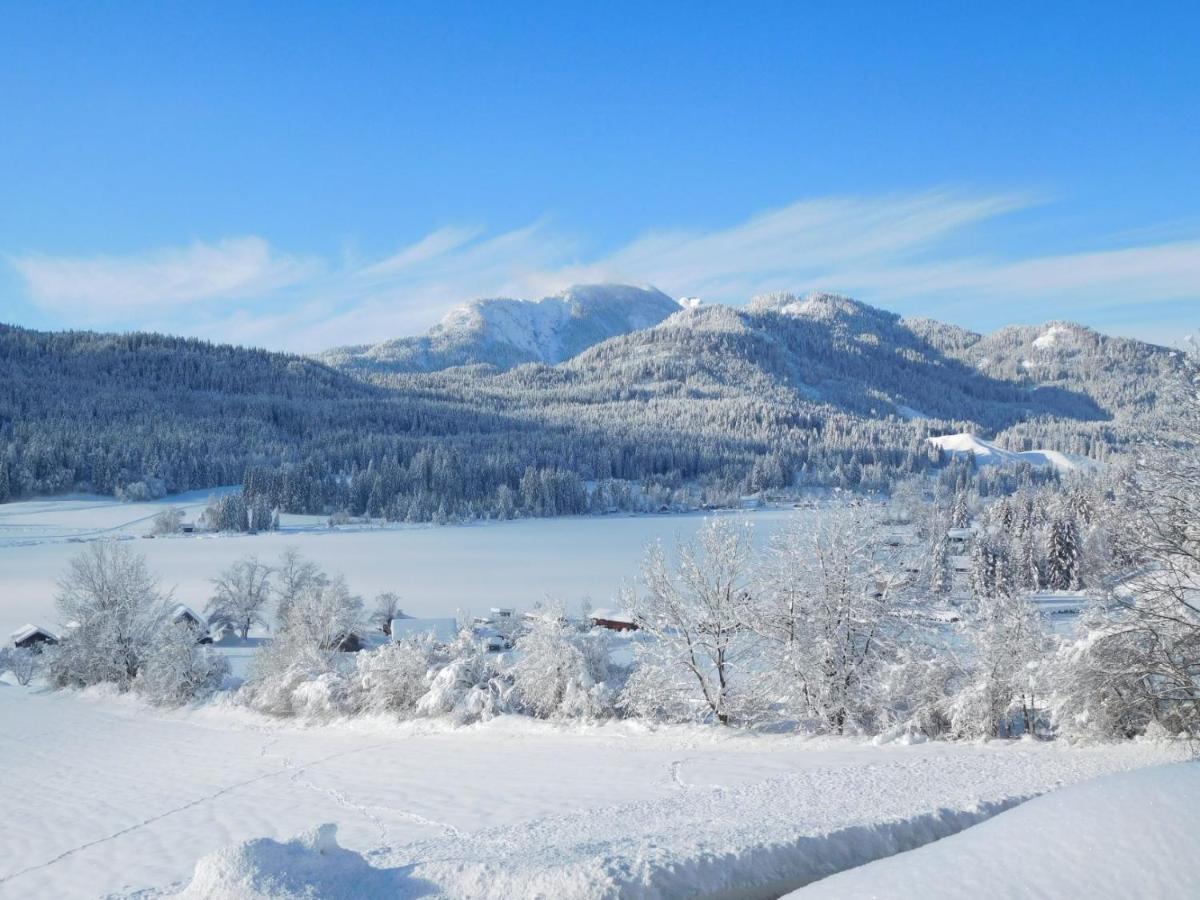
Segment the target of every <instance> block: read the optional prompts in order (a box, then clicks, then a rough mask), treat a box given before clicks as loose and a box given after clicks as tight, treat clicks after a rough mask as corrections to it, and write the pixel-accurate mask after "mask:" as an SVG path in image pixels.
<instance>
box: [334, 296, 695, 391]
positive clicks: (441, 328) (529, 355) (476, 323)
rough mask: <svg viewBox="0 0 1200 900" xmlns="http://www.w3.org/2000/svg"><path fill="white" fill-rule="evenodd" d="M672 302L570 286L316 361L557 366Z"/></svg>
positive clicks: (477, 304)
mask: <svg viewBox="0 0 1200 900" xmlns="http://www.w3.org/2000/svg"><path fill="white" fill-rule="evenodd" d="M679 308H680V306H679V303H678V302H676V301H675V300H672V299H671V298H670V297H668V296H667V295H666V294H664V293H662V292H661V291H659V290H656V289H654V288H639V287H633V286H631V285H618V284H590V285H575V286H573V287H570V288H567V289H566V290H564V291H561V292H559V293H557V294H552V295H550V296H548V297H543V298H541V299H540V300H518V299H514V298H509V297H492V298H481V299H477V300H470V301H467V302H466V303H463V304H461V305H459V306H456V307H455V308H454V309H452V310H451V311H450V312H449V313H448V314H447V315H446V316H445V317H444V318H443V319H442V321H441V322H439V323H438V324H437V325H435V326H433V328H431V329H430V330H429V331H428V332H426V333H425V334H423V335H416V336H412V337H400V338H391V339H389V340H385V341H381V342H380V343H377V344H373V345H356V346H350V347H339V348H334V349H332V350H327V351H325V352H324V353H320V354H318V355H317V357H316V358H317V359H319V360H321V361H322V362H325V363H327V364H329V365H332V366H334V367H336V368H341V369H347V370H352V371H364V372H432V371H438V370H440V369H446V368H450V367H453V366H463V365H477V364H483V365H490V366H492V367H494V368H496V369H501V370H503V369H509V368H512V367H513V366H516V365H520V364H521V363H528V362H538V363H545V364H548V365H554V364H556V363H560V362H563V361H564V360H566V359H569V358H571V357H572V356H575V355H577V354H579V353H581V352H582V351H584V350H586V349H587V348H588V347H590V346H592V345H593V344H596V343H599V342H600V341H602V340H605V339H607V338H610V337H614V336H616V335H619V334H624V333H627V332H629V331H635V330H639V329H642V328H647V327H651V326H653V325H656V324H658V323H659V322H661V321H662V320H663V319H665V318H666V317H668V316H669V315H671V314H673V313H674V312H676V311H677V310H678V309H679Z"/></svg>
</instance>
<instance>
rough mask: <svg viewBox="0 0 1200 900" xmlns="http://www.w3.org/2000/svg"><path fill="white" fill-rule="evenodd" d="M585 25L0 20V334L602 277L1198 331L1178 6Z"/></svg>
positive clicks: (259, 11) (381, 13)
mask: <svg viewBox="0 0 1200 900" xmlns="http://www.w3.org/2000/svg"><path fill="white" fill-rule="evenodd" d="M581 6H582V5H576V4H559V3H555V4H550V3H547V4H517V3H514V4H484V3H479V4H460V3H451V2H439V3H417V2H414V3H403V4H401V3H387V4H377V5H375V4H369V3H358V4H352V5H351V4H328V3H312V4H309V3H302V2H289V3H286V4H285V3H278V4H270V3H258V4H232V3H229V4H219V3H189V4H183V3H166V2H159V3H138V2H123V3H120V4H83V3H80V4H70V5H68V4H56V3H40V4H29V3H18V2H0V320H4V321H10V322H16V323H18V324H23V325H29V326H34V327H53V328H59V327H93V328H106V329H107V328H112V329H131V328H154V329H157V330H165V331H171V332H181V333H188V334H197V335H200V336H203V337H208V338H213V339H217V340H229V341H235V342H242V343H252V344H257V345H263V346H268V347H273V348H286V349H298V350H314V349H319V348H323V347H326V346H331V345H335V344H342V343H352V342H364V341H372V340H378V339H382V338H385V337H391V336H397V335H401V334H408V333H413V332H415V331H418V330H423V329H424V328H425V327H427V326H428V325H430V324H431V323H432V322H434V321H436V320H437V319H438V318H440V316H441V315H442V314H444V313H445V312H446V311H447V309H448V308H450V307H451V306H453V305H454V304H456V303H457V302H459V301H461V300H463V299H466V298H468V297H472V296H488V295H497V294H506V295H515V296H525V297H536V296H541V295H542V294H544V293H548V292H551V291H553V290H555V289H558V288H561V287H563V286H565V285H567V284H570V283H572V282H574V281H584V280H600V279H611V280H623V281H630V282H633V283H652V284H656V285H657V286H659V287H661V288H662V289H664V290H666V291H668V292H669V293H672V294H674V295H677V296H682V295H698V296H700V297H702V298H703V299H705V300H709V301H714V302H730V303H742V302H745V301H746V300H748V299H749V297H750V296H751V295H752V294H754V293H757V292H760V291H764V290H779V289H788V290H793V291H797V292H801V291H807V290H810V289H829V290H840V291H843V292H845V293H849V294H851V295H852V296H855V297H857V298H859V299H861V300H864V301H866V302H869V303H873V304H876V305H879V306H883V307H885V308H888V309H893V310H896V311H898V312H901V313H904V314H909V315H930V316H934V317H937V318H942V319H946V320H949V321H954V322H957V323H959V324H962V325H965V326H967V327H971V328H975V329H979V330H986V329H990V328H994V327H997V326H1000V325H1003V324H1007V323H1010V322H1037V321H1044V320H1048V319H1054V318H1070V319H1076V320H1080V321H1083V322H1085V323H1087V324H1091V325H1094V326H1096V327H1098V328H1101V329H1103V330H1107V331H1110V332H1113V333H1120V334H1130V335H1134V336H1138V337H1146V338H1149V339H1153V340H1158V341H1162V342H1175V341H1177V340H1178V339H1179V338H1180V336H1181V335H1182V334H1184V333H1186V332H1187V331H1188V330H1190V329H1194V328H1197V327H1200V165H1198V164H1197V161H1198V160H1200V100H1198V98H1200V52H1197V42H1198V41H1200V4H1196V3H1189V2H1179V3H1172V4H1154V3H1148V4H1138V5H1134V4H1116V3H1111V4H1108V3H1103V2H1099V3H1097V2H1092V3H1069V2H1065V3H1056V4H1045V3H1037V4H1033V3H1030V4H1025V3H1018V2H1012V3H1004V4H986V5H985V4H963V3H946V4H938V3H920V4H901V3H873V4H802V3H786V4H770V3H752V4H741V5H734V4H704V3H687V4H667V3H662V4H652V3H644V2H643V3H637V4H633V3H630V4H625V3H606V4H593V5H591V6H590V7H589V8H586V9H585V8H580V7H581ZM985 6H986V7H992V8H984V7H985ZM351 7H352V8H351ZM835 7H836V8H835ZM843 7H844V8H843Z"/></svg>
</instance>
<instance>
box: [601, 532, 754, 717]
mask: <svg viewBox="0 0 1200 900" xmlns="http://www.w3.org/2000/svg"><path fill="white" fill-rule="evenodd" d="M677 555H678V563H677V564H676V565H672V564H671V562H670V561H669V560H668V557H667V554H666V552H665V550H664V549H663V547H662V545H661V544H655V545H653V546H652V547H651V548H650V551H649V553H648V554H647V559H646V565H645V568H644V570H643V574H642V578H643V581H644V585H645V589H644V592H642V593H641V594H639V595H638V596H636V597H633V598H632V599H631V600H630V602H629V604H628V605H629V606H630V607H631V608H632V610H633V615H634V620H635V621H636V622H637V624H638V627H639V628H640V629H641V630H642V632H643V633H644V634H645V635H647V636H648V637H649V638H650V640H648V641H645V642H643V643H641V644H639V645H638V651H637V652H638V665H637V667H636V668H635V671H634V673H633V675H632V676H631V677H630V680H629V682H628V683H627V684H626V686H625V691H624V695H623V700H622V703H623V705H624V706H626V707H627V708H629V709H630V710H632V711H633V712H635V713H637V714H641V715H650V716H655V717H657V716H662V717H666V718H671V719H702V720H703V719H712V720H715V721H717V722H720V723H721V724H729V723H731V722H735V721H739V720H746V719H748V718H750V717H751V716H752V715H754V713H755V712H756V711H757V708H758V706H759V700H760V684H761V679H760V678H758V677H757V673H756V671H755V667H756V665H757V662H758V661H757V659H756V656H757V651H758V645H759V639H758V636H757V635H756V634H755V633H754V632H752V631H751V630H750V629H749V628H747V627H746V623H747V619H748V615H749V610H750V607H751V596H750V591H751V583H752V577H751V576H752V571H751V563H752V547H751V543H750V534H749V526H745V525H735V524H733V523H731V522H729V521H728V520H726V519H712V520H710V521H709V522H707V523H706V524H705V525H704V527H703V528H702V529H701V530H700V533H699V535H698V536H697V538H696V539H695V540H691V541H685V542H683V543H682V544H680V546H679V548H678V554H677Z"/></svg>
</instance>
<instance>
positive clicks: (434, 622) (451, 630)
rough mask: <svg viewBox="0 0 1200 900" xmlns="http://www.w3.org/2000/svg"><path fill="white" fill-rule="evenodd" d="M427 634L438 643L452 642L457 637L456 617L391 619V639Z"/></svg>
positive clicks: (397, 639)
mask: <svg viewBox="0 0 1200 900" xmlns="http://www.w3.org/2000/svg"><path fill="white" fill-rule="evenodd" d="M420 636H428V637H431V638H433V640H434V641H436V642H437V643H439V644H453V643H454V641H455V640H456V639H457V638H458V621H457V620H456V619H392V640H393V641H402V640H404V639H405V638H410V637H420Z"/></svg>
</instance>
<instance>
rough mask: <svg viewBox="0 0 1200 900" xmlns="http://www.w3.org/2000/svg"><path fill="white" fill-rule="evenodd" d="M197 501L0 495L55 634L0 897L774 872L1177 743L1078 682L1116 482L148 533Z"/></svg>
mask: <svg viewBox="0 0 1200 900" xmlns="http://www.w3.org/2000/svg"><path fill="white" fill-rule="evenodd" d="M229 496H232V492H231V491H217V492H210V494H204V495H200V494H194V495H187V496H183V497H173V498H169V499H166V500H163V501H155V502H147V503H126V504H122V503H117V502H115V501H106V500H103V499H100V498H75V499H64V500H45V501H30V502H27V503H14V504H8V505H6V506H4V507H3V508H2V509H3V525H0V583H3V585H4V586H5V588H6V591H5V600H4V603H3V605H0V612H2V613H3V615H4V616H5V617H6V618H7V620H8V621H11V622H12V623H13V627H16V626H17V625H19V624H20V623H21V622H23V621H25V620H30V621H31V622H34V623H36V624H39V625H44V626H48V627H50V628H51V629H53V630H54V633H55V634H56V636H58V637H60V638H61V640H60V643H59V644H57V645H48V646H46V647H45V648H44V649H43V650H42V652H41V653H32V652H31V653H25V654H24V655H20V656H19V657H18V655H16V654H19V653H20V651H16V652H14V651H8V654H9V656H8V659H9V660H10V661H11V665H10V666H8V668H10V671H9V673H8V674H7V675H4V676H2V680H0V723H2V724H3V728H2V729H0V759H2V760H3V763H4V765H3V768H2V769H0V791H2V792H3V794H4V796H6V797H7V798H9V810H8V811H9V815H8V816H7V817H6V822H8V823H21V824H19V826H17V827H12V826H11V825H6V827H5V828H4V829H3V830H2V831H0V859H3V860H5V865H4V868H2V869H0V896H4V897H8V896H12V897H37V896H46V897H60V896H109V897H118V896H121V897H132V896H136V897H151V896H153V897H158V896H164V897H165V896H176V895H179V896H188V897H230V898H241V897H259V896H262V897H266V896H271V897H275V896H287V897H290V896H318V897H340V896H346V897H349V896H381V897H384V896H386V897H392V896H395V897H409V896H412V897H416V896H445V897H501V896H503V897H512V896H545V897H581V898H582V897H596V896H611V897H664V898H666V897H677V896H722V897H776V896H781V895H782V894H784V893H786V892H788V891H792V890H796V889H800V888H803V887H804V886H805V885H809V884H812V883H814V882H817V883H818V884H815V885H813V887H814V888H816V887H818V886H823V885H824V884H825V882H824V881H822V879H824V878H825V877H826V876H829V875H832V874H834V873H838V872H844V871H846V870H848V869H853V868H855V867H858V866H864V865H865V864H867V863H871V862H872V861H874V860H880V859H883V858H885V857H891V856H894V855H895V854H900V856H899V857H897V859H903V858H905V857H907V856H908V852H909V851H913V852H914V853H916V852H918V851H916V849H915V848H919V847H922V846H923V845H926V844H930V843H931V842H936V843H939V844H940V843H941V841H942V839H949V836H951V835H955V834H956V833H958V832H960V831H963V830H973V829H974V827H976V826H977V825H979V823H981V822H983V821H984V820H987V819H992V818H993V817H995V818H996V820H997V822H1002V821H1004V819H1005V817H1007V816H1012V815H1016V813H1017V812H1018V810H1014V809H1013V808H1014V807H1019V806H1021V805H1022V804H1024V803H1025V801H1027V800H1029V799H1030V798H1031V797H1036V796H1039V795H1042V794H1045V793H1047V792H1050V791H1054V790H1057V789H1058V788H1061V787H1062V786H1064V785H1068V784H1073V783H1075V782H1081V781H1087V780H1090V779H1093V778H1097V777H1099V776H1105V777H1107V776H1115V775H1117V774H1118V773H1123V772H1128V771H1130V770H1133V769H1140V768H1143V767H1147V766H1162V765H1166V764H1171V763H1182V764H1184V765H1186V766H1191V765H1194V764H1193V763H1190V762H1186V761H1187V760H1189V759H1190V756H1191V748H1190V745H1189V743H1188V742H1185V741H1175V740H1169V739H1167V738H1169V736H1170V735H1171V733H1172V731H1171V729H1175V730H1178V729H1180V728H1182V729H1184V730H1187V729H1190V728H1191V727H1192V720H1191V718H1190V711H1189V709H1190V708H1189V707H1186V706H1185V707H1179V706H1178V704H1177V703H1175V702H1167V705H1163V704H1164V699H1163V698H1157V699H1156V698H1155V697H1153V696H1148V697H1145V696H1144V697H1141V698H1137V699H1128V698H1127V699H1126V700H1124V701H1123V702H1122V703H1121V704H1119V705H1113V704H1112V703H1111V702H1108V701H1106V700H1105V699H1104V696H1105V693H1104V691H1105V688H1104V687H1103V686H1102V685H1098V683H1097V681H1096V676H1095V672H1096V671H1100V669H1098V668H1097V666H1101V667H1103V666H1109V667H1110V668H1107V669H1103V672H1105V673H1106V677H1110V678H1111V677H1112V676H1114V675H1115V674H1116V673H1115V672H1113V671H1112V670H1111V664H1112V663H1113V662H1114V661H1124V662H1125V663H1126V664H1128V663H1129V659H1128V657H1129V656H1130V654H1131V653H1132V652H1133V651H1134V650H1135V649H1136V648H1135V647H1134V646H1132V645H1129V644H1127V643H1125V644H1120V645H1119V646H1118V648H1117V650H1116V651H1115V652H1113V651H1108V650H1104V648H1105V647H1107V646H1108V644H1107V643H1106V642H1107V641H1110V640H1111V636H1112V635H1113V634H1114V632H1113V631H1112V630H1111V629H1110V630H1108V631H1106V630H1105V627H1106V626H1105V625H1104V623H1103V622H1102V621H1100V619H1097V620H1096V621H1095V622H1092V621H1091V620H1090V619H1088V617H1089V616H1099V617H1100V618H1101V619H1103V616H1104V615H1105V611H1106V610H1108V611H1109V612H1111V596H1112V592H1111V591H1110V590H1108V588H1106V587H1105V584H1106V583H1105V581H1104V580H1103V577H1102V573H1103V572H1105V571H1108V569H1107V568H1106V566H1107V563H1105V562H1104V561H1105V560H1108V559H1113V558H1117V554H1116V551H1115V549H1114V548H1113V547H1112V546H1111V545H1110V543H1109V541H1108V538H1109V537H1110V535H1109V532H1108V530H1107V529H1106V527H1105V526H1104V524H1103V523H1104V522H1105V521H1107V520H1108V518H1109V516H1106V515H1105V513H1111V512H1112V511H1113V510H1114V509H1115V506H1114V504H1116V503H1118V502H1122V503H1123V502H1127V501H1126V500H1120V501H1118V500H1117V499H1116V497H1115V495H1113V494H1112V492H1111V491H1110V490H1109V488H1108V487H1106V486H1104V485H1100V484H1097V483H1096V482H1094V481H1088V482H1083V481H1079V482H1071V483H1070V484H1066V485H1063V486H1060V487H1053V488H1050V487H1042V488H1037V489H1030V490H1027V491H1024V492H1018V494H1017V495H1015V496H1014V497H1001V498H988V497H981V496H979V495H978V494H977V493H975V492H974V491H973V490H972V488H971V481H970V476H969V472H968V470H966V469H960V470H958V472H957V475H955V474H954V472H953V471H952V472H951V477H949V478H945V477H944V478H943V479H942V480H941V482H933V481H926V480H922V481H920V482H910V483H908V484H906V485H905V486H903V487H898V488H897V490H896V491H894V492H893V496H892V499H891V501H890V502H888V503H887V504H881V503H878V502H874V503H872V502H867V501H864V500H862V499H854V500H851V501H848V502H831V501H826V502H823V503H820V504H817V503H813V504H809V505H807V506H806V507H804V508H791V507H789V508H777V509H756V510H742V511H726V512H722V513H718V514H708V515H701V514H693V515H682V516H633V517H630V516H598V517H587V518H566V519H552V520H546V519H542V520H524V521H508V522H493V523H479V524H473V525H458V526H441V527H427V526H422V527H409V526H396V525H388V526H379V525H376V524H370V523H365V522H357V523H356V522H341V523H337V522H332V521H331V520H330V519H328V518H319V517H300V516H283V517H280V519H279V521H278V522H277V523H276V528H275V529H273V530H268V531H263V532H260V533H257V534H237V533H221V532H202V533H197V532H192V533H185V532H184V531H183V529H182V528H181V527H178V526H179V523H180V522H192V521H198V520H201V519H203V518H204V517H205V516H206V515H208V516H210V518H211V514H210V513H206V512H205V510H211V509H212V508H213V506H214V503H216V504H218V505H219V504H220V503H222V502H223V498H227V497H229ZM164 510H178V511H179V512H178V514H176V513H172V514H171V522H172V523H173V524H172V527H171V528H170V529H169V533H155V532H156V531H159V530H160V526H161V523H162V522H163V521H164V515H163V514H164ZM1143 511H1144V510H1143ZM156 523H157V524H156ZM149 534H154V537H152V538H151V537H148V536H147V535H149ZM1164 558H1167V557H1164ZM1105 597H1107V598H1108V599H1107V600H1105V599H1103V598H1105ZM1047 599H1049V601H1051V602H1046V601H1047ZM181 602H182V603H184V604H185V605H186V606H187V607H188V608H189V609H190V610H193V611H199V615H200V616H201V617H202V618H203V619H204V620H206V624H203V625H200V626H197V625H196V623H191V622H187V623H182V624H178V623H177V624H171V622H169V621H168V620H167V619H164V616H166V615H167V611H168V610H171V609H175V608H176V607H177V606H178V604H179V603H181ZM496 608H500V610H501V612H500V613H497V612H496ZM594 608H603V609H601V610H600V611H599V612H597V613H596V616H597V617H598V620H604V621H608V620H615V621H616V622H617V623H621V622H625V621H629V622H631V623H634V624H636V626H637V628H636V629H635V630H633V631H617V632H614V631H611V630H609V629H607V628H603V627H592V623H591V620H589V618H588V616H589V615H591V612H590V611H591V610H592V609H594ZM508 609H511V611H512V612H511V613H507V610H508ZM381 610H383V611H384V612H383V614H382V615H381V612H380V611H381ZM1089 610H1090V612H1089ZM98 611H99V612H102V613H103V614H102V615H101V616H100V617H99V618H96V617H95V616H96V614H97V612H98ZM523 614H524V615H523ZM506 615H507V616H509V618H505V617H506ZM405 616H412V617H415V618H412V619H409V620H406V619H405V618H404V617H405ZM448 618H450V619H454V620H456V622H457V624H456V625H455V626H454V627H455V628H457V629H458V630H459V633H458V636H457V638H455V637H454V636H453V631H452V632H451V634H450V635H449V636H443V637H442V638H441V639H438V638H435V636H434V633H433V631H430V632H429V633H424V632H422V630H421V629H422V627H423V626H422V625H421V624H420V623H424V622H431V623H432V622H442V621H446V620H447V619H448ZM1085 619H1088V621H1086V622H1085V621H1084V620H1085ZM405 621H407V622H409V626H408V628H409V630H407V631H405V634H407V635H408V636H406V637H400V634H399V632H397V633H396V635H395V636H394V640H390V641H389V638H388V635H387V634H385V633H384V632H385V631H387V630H388V629H389V628H398V627H399V623H401V622H405ZM1064 621H1068V622H1070V623H1071V624H1070V625H1069V627H1065V628H1064V627H1063V622H1064ZM1130 625H1131V621H1130V618H1129V616H1128V613H1126V615H1125V617H1124V618H1120V619H1119V627H1118V628H1117V630H1116V632H1115V634H1116V636H1117V637H1118V640H1120V635H1123V634H1125V633H1126V632H1128V630H1129V627H1130ZM350 634H357V635H360V636H361V637H362V638H363V644H364V645H365V646H364V648H363V649H361V650H359V651H358V652H348V650H347V645H346V643H345V639H346V637H347V636H348V635H350ZM1081 635H1082V637H1081ZM200 637H203V638H204V639H205V641H207V640H209V639H212V638H215V639H216V643H215V644H207V643H204V644H197V640H198V638H200ZM1138 662H1139V665H1145V664H1147V663H1150V662H1153V660H1150V659H1149V658H1148V657H1144V656H1143V658H1142V659H1141V660H1140V661H1138ZM231 664H232V665H231ZM1135 668H1136V667H1135ZM1126 677H1132V678H1133V682H1132V683H1134V684H1137V683H1141V682H1140V681H1139V678H1140V676H1138V675H1136V674H1134V675H1132V676H1126ZM56 687H57V688H60V689H59V690H55V688H56ZM1163 771H1167V770H1163ZM1107 783H1108V782H1107V781H1105V780H1104V779H1103V778H1102V779H1101V781H1099V782H1097V784H1107ZM1180 783H1181V785H1185V786H1186V785H1190V784H1191V781H1190V780H1183V781H1181V782H1180ZM1113 784H1114V785H1115V786H1116V787H1114V790H1115V791H1118V792H1119V791H1121V790H1124V788H1123V787H1122V785H1123V784H1124V782H1122V781H1120V780H1117V781H1114V782H1113ZM30 786H36V790H30ZM1092 802H1093V804H1096V803H1104V802H1106V801H1105V800H1104V799H1103V798H1101V799H1099V800H1094V801H1092ZM1110 805H1111V802H1110ZM1058 815H1059V818H1060V819H1062V818H1063V817H1064V816H1065V815H1066V814H1065V813H1059V814H1058ZM1156 824H1157V825H1158V826H1162V825H1163V824H1164V823H1151V824H1150V825H1145V826H1143V827H1144V828H1149V829H1150V830H1151V833H1152V832H1153V827H1155V826H1156ZM1165 824H1167V825H1169V823H1165ZM1014 827H1017V828H1020V827H1022V826H1020V825H1017V826H1014ZM947 846H948V847H949V846H952V845H950V844H947ZM966 846H968V847H970V846H971V845H970V844H968V845H966ZM973 854H974V855H973ZM977 856H978V854H977V853H976V851H973V850H972V851H969V852H964V859H966V860H967V861H968V862H969V863H970V864H971V865H972V866H974V867H975V869H980V867H981V866H982V865H983V863H981V862H976V861H975V860H976V859H977ZM934 858H935V859H936V857H934ZM913 859H914V861H915V863H914V864H916V865H929V864H928V863H925V862H924V860H925V859H926V857H925V856H916V855H914V857H913ZM1069 862H1070V864H1071V865H1077V866H1080V867H1084V868H1087V867H1089V866H1093V865H1094V864H1095V860H1094V859H1093V858H1091V857H1089V856H1088V855H1087V854H1081V855H1078V856H1077V857H1075V858H1073V859H1072V860H1070V861H1069ZM869 868H870V867H869V866H867V867H866V868H864V869H863V870H862V871H863V872H867V871H868V869H869ZM916 871H918V872H919V871H920V869H919V868H918V869H917V870H916ZM964 871H966V870H964ZM972 871H974V870H972ZM984 871H986V870H984ZM1189 873H1190V869H1188V868H1187V867H1183V868H1180V869H1179V870H1178V871H1177V873H1176V874H1177V875H1178V877H1180V878H1186V877H1190V875H1189ZM967 874H971V873H970V872H967ZM871 877H873V876H869V875H864V876H863V877H862V879H861V880H862V883H863V884H865V885H867V887H865V888H861V889H860V888H858V887H855V888H854V890H859V891H868V892H869V891H872V890H875V888H871V887H870V885H871V884H872V883H873V882H872V881H871V880H870V878H871ZM884 877H885V878H890V877H891V876H884ZM905 877H909V878H910V879H911V878H913V877H916V876H912V875H906V876H905ZM972 877H976V878H980V877H982V876H978V875H974V876H972ZM992 887H993V888H994V890H993V892H992V893H993V894H994V895H995V896H1010V895H1012V892H1011V891H1009V890H1008V889H1007V886H1006V884H1005V883H1003V882H1001V883H996V884H993V885H992ZM983 893H984V895H987V894H988V892H987V891H986V890H985V891H983ZM1101 895H1102V892H1101Z"/></svg>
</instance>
